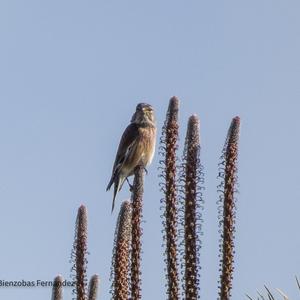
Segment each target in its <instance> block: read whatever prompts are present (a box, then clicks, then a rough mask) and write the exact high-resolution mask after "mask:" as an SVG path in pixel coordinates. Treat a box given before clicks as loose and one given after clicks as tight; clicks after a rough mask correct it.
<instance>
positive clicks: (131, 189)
mask: <svg viewBox="0 0 300 300" xmlns="http://www.w3.org/2000/svg"><path fill="white" fill-rule="evenodd" d="M126 181H127V183H128V185H129V190H130V192H132V191H133V185H132V184H131V183H130V182H129V179H128V177H126Z"/></svg>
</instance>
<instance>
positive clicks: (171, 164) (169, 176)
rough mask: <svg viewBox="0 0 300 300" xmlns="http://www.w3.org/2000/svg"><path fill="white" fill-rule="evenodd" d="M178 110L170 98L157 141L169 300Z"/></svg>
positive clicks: (175, 283) (175, 291)
mask: <svg viewBox="0 0 300 300" xmlns="http://www.w3.org/2000/svg"><path fill="white" fill-rule="evenodd" d="M178 109H179V100H178V98H176V97H172V98H171V99H170V101H169V107H168V112H167V116H166V120H165V123H164V126H163V130H162V137H161V140H160V152H161V154H162V155H163V160H161V164H162V177H163V178H164V182H163V183H162V184H161V187H162V190H163V192H164V199H163V202H164V204H165V212H164V221H163V224H164V227H165V236H164V238H165V240H166V263H167V295H168V299H170V300H177V299H179V276H178V261H177V259H178V258H177V217H178V215H177V214H178V213H177V186H176V181H177V174H176V173H177V166H176V161H177V157H176V151H177V148H178V145H177V143H178V127H179V126H178Z"/></svg>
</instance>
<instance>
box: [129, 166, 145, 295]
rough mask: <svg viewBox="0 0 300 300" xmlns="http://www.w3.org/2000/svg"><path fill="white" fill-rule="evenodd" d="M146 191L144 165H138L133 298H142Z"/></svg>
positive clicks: (133, 214)
mask: <svg viewBox="0 0 300 300" xmlns="http://www.w3.org/2000/svg"><path fill="white" fill-rule="evenodd" d="M143 193H144V167H143V166H137V167H136V169H135V172H134V180H133V191H132V196H131V202H132V220H131V226H132V227H131V228H132V229H131V235H132V245H131V299H132V300H139V299H141V249H142V243H141V236H142V228H141V219H142V208H143V205H142V202H143Z"/></svg>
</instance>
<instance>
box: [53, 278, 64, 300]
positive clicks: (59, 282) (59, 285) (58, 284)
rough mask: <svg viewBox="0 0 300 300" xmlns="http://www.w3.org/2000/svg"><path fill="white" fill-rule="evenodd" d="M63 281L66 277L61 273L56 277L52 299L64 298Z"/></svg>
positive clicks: (59, 299) (60, 299)
mask: <svg viewBox="0 0 300 300" xmlns="http://www.w3.org/2000/svg"><path fill="white" fill-rule="evenodd" d="M63 281H64V279H63V277H62V276H61V275H58V276H56V277H55V278H54V281H53V287H52V297H51V300H62V299H63Z"/></svg>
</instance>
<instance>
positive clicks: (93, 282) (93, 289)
mask: <svg viewBox="0 0 300 300" xmlns="http://www.w3.org/2000/svg"><path fill="white" fill-rule="evenodd" d="M99 282H100V279H99V275H97V274H95V275H93V276H92V277H91V279H90V283H89V290H88V300H97V295H98V290H99Z"/></svg>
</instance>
